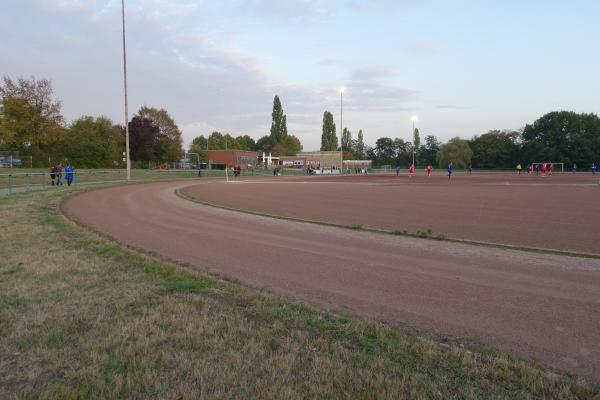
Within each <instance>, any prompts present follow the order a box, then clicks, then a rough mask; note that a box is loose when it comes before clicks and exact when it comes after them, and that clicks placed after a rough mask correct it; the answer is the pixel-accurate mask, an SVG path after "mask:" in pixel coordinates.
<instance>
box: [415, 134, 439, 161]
mask: <svg viewBox="0 0 600 400" xmlns="http://www.w3.org/2000/svg"><path fill="white" fill-rule="evenodd" d="M441 145H442V144H441V143H440V141H439V140H438V139H437V138H436V137H435V136H433V135H427V136H425V145H423V146H422V147H421V150H420V154H419V158H420V160H421V162H422V163H423V164H424V165H428V164H431V165H435V164H436V162H437V153H438V151H439V150H440V146H441Z"/></svg>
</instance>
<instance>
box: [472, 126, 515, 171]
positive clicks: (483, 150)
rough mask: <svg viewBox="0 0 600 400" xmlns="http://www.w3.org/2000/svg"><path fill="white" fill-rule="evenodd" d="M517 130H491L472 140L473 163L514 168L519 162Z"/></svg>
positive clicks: (486, 166)
mask: <svg viewBox="0 0 600 400" xmlns="http://www.w3.org/2000/svg"><path fill="white" fill-rule="evenodd" d="M517 138H518V133H517V132H501V131H497V130H496V131H489V132H488V133H485V134H483V135H481V136H475V137H474V138H473V140H471V142H470V147H471V149H472V150H473V164H474V165H476V166H477V167H480V168H512V167H514V166H515V165H516V164H517V163H518V162H519V145H518V144H517V143H516V140H517Z"/></svg>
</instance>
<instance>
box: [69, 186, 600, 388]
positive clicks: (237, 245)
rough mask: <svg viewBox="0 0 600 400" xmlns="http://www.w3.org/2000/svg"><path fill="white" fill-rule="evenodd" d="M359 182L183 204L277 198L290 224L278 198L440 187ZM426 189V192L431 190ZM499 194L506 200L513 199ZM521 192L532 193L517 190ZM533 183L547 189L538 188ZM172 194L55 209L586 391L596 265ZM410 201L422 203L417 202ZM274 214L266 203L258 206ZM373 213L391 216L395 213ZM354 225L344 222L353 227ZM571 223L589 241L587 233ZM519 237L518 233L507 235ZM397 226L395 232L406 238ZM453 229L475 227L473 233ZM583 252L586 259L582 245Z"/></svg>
mask: <svg viewBox="0 0 600 400" xmlns="http://www.w3.org/2000/svg"><path fill="white" fill-rule="evenodd" d="M370 178H371V177H364V178H358V179H355V178H351V179H349V180H348V182H345V183H344V182H342V183H340V182H339V180H340V179H345V178H337V179H335V178H334V179H331V178H322V179H315V180H310V181H307V183H305V184H302V183H299V182H298V181H297V182H293V183H289V184H288V183H285V181H283V180H282V181H281V182H280V183H273V184H269V183H266V182H262V183H257V182H254V183H248V184H245V183H239V184H225V183H213V182H204V183H201V184H200V185H201V187H196V188H194V189H193V191H194V192H199V193H205V192H206V193H226V194H227V195H228V196H227V197H228V198H229V201H232V200H233V199H234V198H235V199H237V198H239V197H242V198H243V197H244V196H242V194H244V195H245V196H247V198H249V199H251V198H253V197H258V198H270V196H274V195H276V194H277V193H278V192H281V193H283V194H281V196H283V195H285V196H286V198H287V199H288V200H287V201H288V203H287V204H286V209H291V210H293V209H294V207H297V202H292V201H290V198H293V195H294V194H295V193H301V192H303V191H306V192H311V190H312V192H311V193H312V194H313V195H314V196H316V195H317V194H320V195H322V196H331V194H332V193H333V192H330V191H329V190H330V189H332V188H333V189H340V191H339V193H346V195H347V196H350V197H351V198H344V200H343V202H342V203H341V204H350V205H360V202H355V200H354V196H353V194H354V191H352V190H351V189H352V188H354V189H356V190H355V192H356V193H363V195H362V196H363V197H362V198H363V199H367V198H372V197H371V196H367V194H368V193H370V192H371V191H382V192H384V193H390V194H393V193H396V194H397V193H411V195H412V196H413V197H418V196H417V194H418V193H421V194H422V193H423V190H425V189H427V188H428V187H429V186H427V185H431V187H430V190H431V191H432V193H437V194H438V195H440V194H441V193H443V192H444V190H442V188H443V187H444V186H442V185H443V184H444V183H443V178H442V177H435V178H431V179H432V183H431V184H429V183H427V184H425V182H426V181H424V182H423V183H422V184H418V183H416V182H419V181H418V180H415V182H413V183H407V182H406V181H402V180H401V179H402V178H399V180H398V181H396V180H394V179H395V178H391V177H374V178H375V179H374V180H369V179H370ZM406 179H408V178H406ZM464 179H466V178H464ZM476 179H478V178H476ZM522 179H523V182H530V181H527V180H528V179H530V178H529V177H524V178H522ZM434 180H435V181H438V183H437V185H436V184H434V182H435V181H434ZM461 180H462V179H461ZM302 181H303V180H300V182H302ZM421 181H423V180H421ZM317 182H318V183H317ZM350 182H364V183H365V184H363V185H357V184H356V183H350ZM372 182H375V183H372ZM458 182H460V181H459V179H457V180H456V181H455V182H452V183H450V184H448V183H446V185H448V186H447V187H449V188H454V187H455V186H456V187H457V188H459V189H461V190H457V192H453V190H454V189H449V192H451V193H454V196H458V193H461V192H463V191H468V190H471V189H476V188H479V189H480V192H481V193H485V191H486V188H487V187H488V186H489V190H490V191H492V192H494V191H497V192H498V191H499V189H498V187H500V188H502V187H503V186H504V185H503V184H502V183H499V184H496V185H483V183H482V184H481V185H474V182H475V179H474V180H471V181H466V180H465V182H464V184H462V185H461V184H460V183H458ZM510 182H511V181H509V185H506V186H507V187H510V188H513V187H515V188H517V190H518V189H519V188H520V186H518V185H517V184H516V183H510ZM531 182H538V181H533V179H531ZM539 182H540V184H542V183H544V182H548V181H541V178H540V181H539ZM553 182H557V183H558V184H559V185H558V186H555V187H553V189H554V190H553V191H552V193H553V194H556V195H557V196H558V193H563V192H565V193H566V194H567V195H568V194H569V193H570V192H574V191H578V190H582V191H583V190H586V191H589V192H588V193H597V192H592V190H598V188H597V187H592V186H589V187H588V186H585V183H584V182H581V183H576V184H573V183H571V181H569V180H568V179H567V177H564V178H563V177H561V178H559V179H556V180H555V181H553ZM186 185H190V183H189V182H188V183H184V182H170V183H169V182H163V183H152V184H143V185H132V186H122V187H114V188H109V189H102V190H97V191H93V192H89V193H85V194H82V195H79V196H77V197H75V198H73V199H71V200H70V201H69V202H68V203H67V205H66V208H67V210H68V213H69V215H70V216H71V217H73V218H75V219H77V220H79V221H80V222H81V223H84V224H86V225H89V226H91V227H93V228H94V229H96V230H98V231H100V232H103V233H105V234H107V235H109V236H111V237H113V238H115V239H116V240H119V241H121V242H123V243H125V244H127V245H130V246H134V247H136V248H141V249H144V250H147V251H152V252H154V253H156V254H159V255H161V256H163V257H166V258H169V259H173V260H177V261H180V262H184V263H187V264H189V265H190V266H191V267H192V268H198V269H199V270H202V271H209V272H213V273H217V274H220V275H224V276H227V277H231V278H235V279H239V280H240V281H242V282H244V283H245V284H247V285H250V286H254V287H258V288H264V289H267V290H269V291H271V292H273V293H275V294H278V295H283V296H286V297H291V298H294V299H297V300H301V301H303V302H306V303H308V304H311V305H313V306H316V307H318V308H320V309H325V310H329V309H333V310H338V311H339V310H343V311H347V312H350V313H352V314H358V315H361V316H365V317H367V318H370V319H374V320H377V321H384V322H388V323H391V324H393V325H395V326H403V327H408V328H409V329H410V330H412V329H414V330H416V331H417V332H427V333H431V332H433V333H434V334H436V335H442V336H445V335H448V336H450V337H463V338H469V339H468V340H469V341H470V340H473V341H474V342H476V343H483V344H485V345H490V346H493V347H495V348H500V349H502V350H505V351H508V352H510V353H513V354H518V355H520V356H524V357H527V358H529V359H533V360H536V361H539V362H541V363H543V364H544V365H545V366H547V367H551V368H557V369H559V370H561V371H567V372H571V373H574V374H578V375H582V376H586V377H589V378H591V380H592V381H594V382H600V329H598V323H599V321H600V260H598V259H589V258H578V257H566V256H559V255H550V254H540V253H532V252H526V251H515V250H505V249H498V248H490V247H483V246H472V245H466V244H458V243H452V242H447V241H431V240H423V239H418V238H411V237H404V236H392V235H383V234H377V233H371V232H365V231H353V230H349V229H340V228H334V227H327V226H321V225H314V224H302V223H296V222H290V221H284V220H278V219H273V218H267V217H259V216H254V215H248V214H243V213H238V212H233V211H226V210H222V209H216V208H214V207H208V206H203V205H201V204H196V203H193V202H190V201H187V200H184V199H182V198H179V197H177V196H176V195H175V193H174V191H175V189H177V188H182V187H184V186H186ZM353 185H354V186H353ZM545 185H547V184H545ZM577 185H582V186H577ZM302 187H304V188H305V189H304V190H303V191H301V190H300V189H299V188H302ZM528 187H529V188H530V189H531V188H533V189H531V190H532V192H526V193H536V192H535V190H534V189H535V188H537V186H531V185H527V186H524V188H528ZM256 188H262V189H263V190H264V192H260V191H256ZM365 188H366V189H365ZM416 188H423V189H421V191H418V190H417V189H416ZM367 189H368V190H367ZM399 189H402V190H399ZM539 189H540V190H548V192H545V193H546V194H547V193H549V189H551V188H548V187H547V186H540V187H539ZM190 190H192V189H190ZM297 191H300V192H297ZM324 192H325V193H327V195H324V194H323V193H324ZM334 192H335V193H338V192H337V191H334ZM522 195H524V194H522ZM219 197H220V196H219ZM336 197H339V198H342V196H339V195H338V196H336ZM392 197H393V196H392ZM405 197H407V196H405ZM470 197H473V196H470ZM581 197H584V198H585V196H581ZM578 198H579V197H578ZM311 201H312V200H311ZM388 201H390V202H391V200H388ZM257 203H260V202H259V201H257ZM276 203H277V202H276V201H272V200H269V204H276ZM314 203H315V204H322V205H325V204H328V206H327V207H331V204H332V203H333V204H334V205H339V204H340V203H334V200H333V199H328V198H327V199H326V198H323V199H320V200H316V201H314ZM582 203H584V202H582ZM378 204H381V205H385V204H386V203H385V202H380V203H378ZM436 204H441V203H440V202H439V201H438V202H437V203H436ZM521 204H522V203H521ZM573 204H574V205H573V207H565V208H561V209H567V210H568V209H572V210H573V209H575V210H577V209H582V208H583V207H584V206H580V204H579V203H573ZM587 207H591V205H590V206H587ZM397 208H401V207H397ZM304 209H307V210H309V211H310V209H309V208H304ZM352 209H353V208H352V207H347V208H346V209H345V210H344V212H346V213H348V214H347V215H352V214H351V213H350V211H351V210H352ZM356 209H357V210H366V209H367V208H364V207H358V208H356ZM368 209H369V210H371V209H373V208H368ZM387 209H390V210H392V209H393V210H395V209H396V207H390V208H387ZM380 211H381V210H380ZM497 213H498V212H496V215H498V214H497ZM375 214H376V213H374V212H373V215H375ZM342 215H346V214H342ZM358 215H360V213H358V212H357V213H356V215H355V217H356V216H358ZM523 215H524V216H527V215H526V214H523ZM589 219H592V217H591V216H590V218H589ZM495 220H496V221H498V224H500V222H502V221H501V219H500V218H499V217H496V219H495ZM581 220H582V221H584V220H583V219H581ZM379 221H385V219H383V218H380V219H379ZM344 222H345V223H349V222H352V221H344ZM356 222H357V223H365V221H364V219H363V218H357V219H356ZM584 222H585V223H586V226H587V227H590V225H589V224H590V223H589V222H588V221H584ZM454 223H455V224H456V225H459V224H463V223H464V224H469V223H470V221H468V220H466V219H465V220H464V221H463V220H460V219H458V221H455V222H454ZM515 223H516V222H515ZM526 224H527V223H523V224H521V223H519V226H525V225H526ZM394 225H395V224H394ZM403 226H404V227H408V224H406V223H404V224H403ZM459 226H460V225H459ZM465 226H475V227H476V226H477V224H472V225H465ZM510 226H512V224H511V225H510ZM394 227H395V226H394ZM417 227H422V224H418V225H417ZM438 229H439V228H438ZM488 230H489V229H488ZM508 233H509V232H508ZM586 243H588V244H590V245H591V241H588V242H586ZM586 249H588V248H587V247H586Z"/></svg>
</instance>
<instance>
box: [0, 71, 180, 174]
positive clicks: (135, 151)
mask: <svg viewBox="0 0 600 400" xmlns="http://www.w3.org/2000/svg"><path fill="white" fill-rule="evenodd" d="M128 124H129V134H130V149H131V160H132V161H133V162H134V163H135V164H137V165H138V166H145V165H148V163H149V162H151V161H152V162H157V163H161V162H168V161H176V160H179V159H180V158H181V156H182V154H183V148H182V140H181V131H180V130H179V128H178V127H177V125H176V124H175V121H174V120H173V118H171V116H170V115H169V113H168V112H167V111H166V110H165V109H157V108H152V107H147V106H144V107H142V108H140V110H139V111H138V112H137V114H136V115H135V116H134V117H133V118H132V119H131V121H129V123H128ZM124 149H125V128H124V126H123V125H119V124H115V123H114V122H113V121H111V120H110V119H109V118H106V117H92V116H85V115H84V116H81V117H79V118H77V119H75V120H74V121H72V122H71V123H69V124H67V123H65V119H64V117H63V115H62V113H61V102H60V101H58V100H56V99H54V98H53V89H52V84H51V82H50V81H49V80H47V79H41V80H36V79H35V78H31V79H24V78H19V79H16V80H13V79H11V78H9V77H4V78H3V80H2V83H1V84H0V150H3V151H4V152H10V153H12V154H15V155H16V154H18V156H19V157H21V158H27V157H31V160H32V164H33V165H32V166H33V167H48V166H50V165H56V164H59V163H65V162H69V163H71V164H73V165H75V166H78V167H80V168H116V167H122V166H123V165H124V162H123V151H124Z"/></svg>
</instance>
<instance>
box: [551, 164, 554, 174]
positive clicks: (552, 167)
mask: <svg viewBox="0 0 600 400" xmlns="http://www.w3.org/2000/svg"><path fill="white" fill-rule="evenodd" d="M553 173H554V164H550V176H552V174H553Z"/></svg>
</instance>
